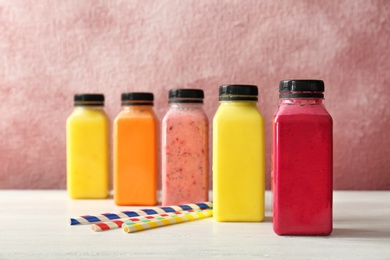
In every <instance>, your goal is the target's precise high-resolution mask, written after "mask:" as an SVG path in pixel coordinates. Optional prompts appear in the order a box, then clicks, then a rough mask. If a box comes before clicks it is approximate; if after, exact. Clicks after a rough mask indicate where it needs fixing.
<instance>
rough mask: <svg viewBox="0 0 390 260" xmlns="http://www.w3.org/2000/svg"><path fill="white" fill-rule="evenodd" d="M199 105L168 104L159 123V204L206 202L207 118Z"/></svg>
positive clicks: (207, 169) (207, 166)
mask: <svg viewBox="0 0 390 260" xmlns="http://www.w3.org/2000/svg"><path fill="white" fill-rule="evenodd" d="M201 106H202V104H191V103H185V104H171V107H170V109H169V111H168V112H167V114H166V115H165V117H164V119H163V122H162V149H163V151H162V205H179V204H186V203H196V202H203V201H208V192H209V190H208V182H209V164H208V120H207V116H206V114H205V113H204V112H203V110H202V109H201Z"/></svg>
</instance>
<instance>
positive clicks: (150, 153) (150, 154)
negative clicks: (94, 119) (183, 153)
mask: <svg viewBox="0 0 390 260" xmlns="http://www.w3.org/2000/svg"><path fill="white" fill-rule="evenodd" d="M157 155H158V137H157V118H156V116H155V114H154V112H153V106H152V105H149V106H145V105H137V106H125V107H123V109H122V111H121V112H120V114H119V115H118V116H117V118H116V119H115V123H114V200H115V203H116V204H117V205H145V206H146V205H156V203H157V171H158V160H157Z"/></svg>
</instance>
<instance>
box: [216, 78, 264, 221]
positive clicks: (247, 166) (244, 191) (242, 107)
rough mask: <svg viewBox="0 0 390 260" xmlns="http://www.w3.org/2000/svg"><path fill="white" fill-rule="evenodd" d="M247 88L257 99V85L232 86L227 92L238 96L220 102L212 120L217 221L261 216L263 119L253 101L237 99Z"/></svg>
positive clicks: (256, 218) (259, 219)
mask: <svg viewBox="0 0 390 260" xmlns="http://www.w3.org/2000/svg"><path fill="white" fill-rule="evenodd" d="M230 86H232V85H230ZM248 88H249V91H248V92H249V93H250V92H252V91H253V92H254V93H253V96H254V98H255V100H257V87H256V86H236V85H233V86H232V87H231V88H228V89H227V90H226V92H232V93H236V92H237V97H236V96H235V95H232V96H231V97H230V98H231V101H230V100H229V97H228V98H227V100H226V101H221V102H220V106H219V108H218V110H217V112H216V114H215V116H214V120H213V201H214V213H213V215H214V219H215V220H217V221H243V222H253V221H262V220H263V219H264V175H265V156H264V121H263V118H262V116H261V114H260V112H259V110H258V109H257V106H256V101H251V100H245V98H246V97H244V100H237V99H240V98H242V97H241V96H240V94H241V95H243V93H244V94H245V93H246V92H247V90H248ZM252 88H253V89H252ZM229 90H232V91H229ZM220 94H221V90H220ZM220 97H221V96H220ZM249 98H250V97H249ZM220 100H221V98H220Z"/></svg>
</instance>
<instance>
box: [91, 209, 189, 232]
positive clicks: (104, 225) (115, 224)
mask: <svg viewBox="0 0 390 260" xmlns="http://www.w3.org/2000/svg"><path fill="white" fill-rule="evenodd" d="M184 212H194V210H188V211H176V212H173V213H162V214H156V215H148V216H143V217H138V218H128V219H118V220H113V221H107V222H100V223H96V224H92V226H91V229H92V230H93V231H95V232H102V231H107V230H112V229H118V228H121V227H122V225H123V223H124V222H127V221H131V222H134V223H136V222H141V221H143V220H155V219H157V218H158V217H169V216H175V215H180V214H184Z"/></svg>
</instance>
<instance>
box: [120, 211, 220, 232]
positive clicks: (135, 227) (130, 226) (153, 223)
mask: <svg viewBox="0 0 390 260" xmlns="http://www.w3.org/2000/svg"><path fill="white" fill-rule="evenodd" d="M212 215H213V210H212V209H206V210H197V211H195V212H183V214H180V215H172V216H159V217H156V219H153V220H150V219H143V220H141V222H132V221H125V223H123V225H122V229H123V231H124V232H126V233H132V232H137V231H141V230H146V229H152V228H157V227H162V226H168V225H173V224H178V223H182V222H187V221H191V220H196V219H201V218H207V217H211V216H212Z"/></svg>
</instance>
